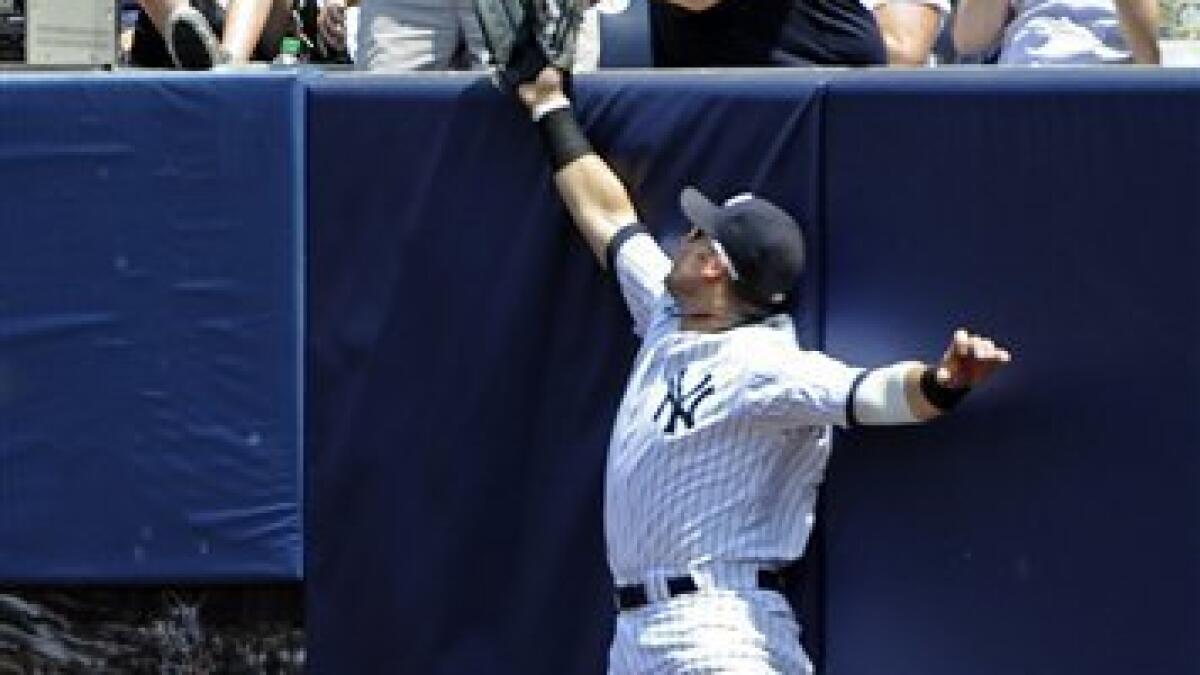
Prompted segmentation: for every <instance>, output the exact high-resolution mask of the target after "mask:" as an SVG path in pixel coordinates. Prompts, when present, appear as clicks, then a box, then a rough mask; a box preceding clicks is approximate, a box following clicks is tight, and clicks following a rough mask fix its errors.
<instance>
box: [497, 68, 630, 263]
mask: <svg viewBox="0 0 1200 675" xmlns="http://www.w3.org/2000/svg"><path fill="white" fill-rule="evenodd" d="M517 96H518V98H520V99H521V103H522V104H524V105H525V107H526V108H527V109H528V110H529V112H530V115H532V116H533V119H534V121H535V122H536V123H537V125H538V128H539V130H540V132H541V134H542V138H543V140H544V141H545V143H546V146H547V150H548V151H549V153H550V158H551V162H552V163H553V166H554V183H555V185H557V186H558V192H559V194H560V195H562V199H563V202H565V203H566V205H567V210H568V211H570V212H571V217H572V218H573V219H574V220H575V224H576V226H577V227H578V228H579V231H580V232H581V233H582V234H583V237H584V239H585V240H587V243H588V246H589V247H590V248H591V249H592V253H593V254H594V255H595V256H596V259H597V260H598V261H600V264H601V265H604V264H605V256H606V255H607V250H608V243H609V241H611V240H612V238H613V236H614V235H615V234H616V233H617V230H619V229H621V228H622V227H624V226H626V225H632V224H634V223H636V222H637V221H638V217H637V211H636V210H635V209H634V206H633V202H632V201H631V200H630V198H629V193H628V192H627V191H626V190H625V186H624V185H622V184H621V180H620V179H619V178H617V175H616V174H615V173H613V171H612V169H611V168H609V166H608V164H607V163H605V161H604V160H603V159H601V158H600V156H599V155H597V154H596V153H595V152H593V151H592V148H591V146H590V145H589V144H588V142H587V138H585V137H584V135H583V132H582V131H581V130H580V129H579V125H578V124H577V123H576V121H575V117H574V113H572V111H571V107H570V105H571V102H570V100H569V99H568V98H567V95H566V93H565V92H564V90H563V77H562V73H561V72H560V71H559V70H558V69H556V68H553V67H547V68H545V69H543V70H542V72H541V73H540V74H539V75H538V77H537V79H536V80H535V81H533V82H531V83H528V84H523V85H521V86H520V87H518V88H517Z"/></svg>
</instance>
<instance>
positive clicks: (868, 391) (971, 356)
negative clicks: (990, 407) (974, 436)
mask: <svg viewBox="0 0 1200 675" xmlns="http://www.w3.org/2000/svg"><path fill="white" fill-rule="evenodd" d="M1010 361H1012V355H1011V354H1010V353H1009V352H1008V350H1006V349H1003V348H1001V347H998V346H996V344H995V343H994V342H993V341H992V340H991V339H989V338H986V337H983V336H981V335H973V334H971V333H969V332H968V331H966V330H963V329H959V330H957V331H955V332H954V336H953V337H952V338H951V340H950V346H949V347H947V348H946V352H945V354H943V355H942V360H941V361H940V362H938V363H937V364H935V365H925V364H923V363H918V362H915V361H906V362H903V363H897V364H894V365H891V366H887V367H885V368H878V369H876V370H872V371H870V372H868V373H866V374H865V375H864V376H863V377H862V379H861V380H860V381H859V382H858V384H857V386H856V388H855V390H854V393H853V394H852V395H853V399H854V400H853V410H854V416H855V420H854V421H855V422H857V423H859V424H879V425H883V424H910V423H913V422H924V421H926V420H930V419H933V418H935V417H937V416H939V415H942V414H944V413H946V412H948V411H950V410H952V409H953V408H954V407H955V406H957V405H958V403H959V402H960V401H961V400H962V399H963V397H965V396H966V395H967V394H968V393H969V392H970V391H971V389H972V388H973V387H975V386H977V385H979V384H980V383H982V382H983V381H984V380H986V379H987V378H989V377H991V375H992V373H994V372H996V370H997V369H999V368H1001V367H1002V366H1004V365H1006V364H1008V363H1009V362H1010Z"/></svg>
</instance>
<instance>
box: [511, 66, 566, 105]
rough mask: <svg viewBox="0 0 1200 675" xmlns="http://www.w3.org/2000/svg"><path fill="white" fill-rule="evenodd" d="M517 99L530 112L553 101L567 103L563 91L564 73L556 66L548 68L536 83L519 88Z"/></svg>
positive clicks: (542, 72)
mask: <svg viewBox="0 0 1200 675" xmlns="http://www.w3.org/2000/svg"><path fill="white" fill-rule="evenodd" d="M517 98H519V99H521V103H523V104H524V105H525V107H526V108H529V109H530V110H533V109H534V108H535V107H537V106H539V105H544V104H546V103H550V102H552V101H560V100H562V101H565V100H566V99H567V95H566V93H565V92H564V90H563V74H562V71H561V70H559V69H558V68H555V67H554V66H546V67H545V68H543V69H542V71H541V72H540V73H538V76H537V78H536V79H534V81H532V82H526V83H524V84H521V85H519V86H517Z"/></svg>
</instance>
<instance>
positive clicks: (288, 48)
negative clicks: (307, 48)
mask: <svg viewBox="0 0 1200 675" xmlns="http://www.w3.org/2000/svg"><path fill="white" fill-rule="evenodd" d="M303 46H304V43H302V42H300V38H294V37H285V38H283V40H282V41H281V42H280V43H279V53H281V54H290V55H292V56H299V55H300V48H301V47H303Z"/></svg>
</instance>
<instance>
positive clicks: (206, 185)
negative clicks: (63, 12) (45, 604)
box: [0, 76, 301, 583]
mask: <svg viewBox="0 0 1200 675" xmlns="http://www.w3.org/2000/svg"><path fill="white" fill-rule="evenodd" d="M295 87H296V84H295V82H294V79H293V78H289V77H281V76H266V77H243V78H232V77H224V78H220V82H219V83H218V82H217V81H216V80H215V79H213V78H192V77H181V78H142V77H115V76H107V77H103V78H99V77H97V78H82V77H48V78H47V77H43V78H31V77H10V78H6V79H5V80H4V82H3V85H2V87H0V89H2V90H3V95H0V202H2V203H3V210H2V212H0V242H2V244H0V270H3V273H2V274H0V581H2V582H4V583H17V582H20V583H50V582H79V583H95V582H103V583H112V582H156V581H167V580H186V581H233V580H247V579H271V580H284V579H296V578H298V575H299V573H300V564H301V561H300V518H299V513H300V512H299V506H298V505H299V500H300V493H299V488H300V474H299V467H300V465H299V452H300V447H299V441H300V438H299V407H300V406H299V402H300V399H299V389H298V387H299V383H298V372H299V358H298V356H299V347H298V345H299V340H300V338H299V325H298V322H297V316H298V314H297V312H298V311H299V306H298V299H299V297H300V296H299V289H298V287H297V283H298V281H299V274H298V270H299V269H300V267H299V265H300V261H299V259H298V251H299V247H298V245H297V244H298V242H297V236H298V235H297V232H298V231H300V228H299V221H298V218H299V217H300V213H299V212H298V210H297V209H296V206H297V202H296V198H297V196H298V188H299V181H298V180H297V178H298V174H297V167H298V159H299V157H298V150H299V146H298V144H297V137H296V134H295V131H296V128H295V125H296V118H295V117H294V114H295V111H294V105H293V103H294V92H295Z"/></svg>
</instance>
